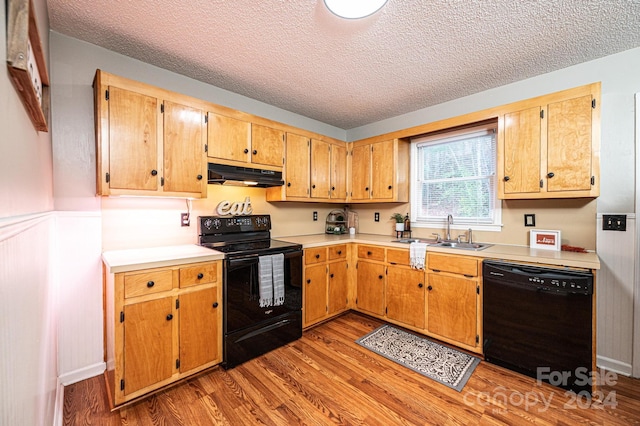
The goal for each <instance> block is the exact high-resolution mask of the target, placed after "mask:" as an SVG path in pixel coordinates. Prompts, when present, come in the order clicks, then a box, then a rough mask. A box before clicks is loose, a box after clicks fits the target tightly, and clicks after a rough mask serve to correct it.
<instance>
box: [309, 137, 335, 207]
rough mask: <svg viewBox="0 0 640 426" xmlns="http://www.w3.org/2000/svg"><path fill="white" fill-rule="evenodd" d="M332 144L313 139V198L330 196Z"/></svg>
mask: <svg viewBox="0 0 640 426" xmlns="http://www.w3.org/2000/svg"><path fill="white" fill-rule="evenodd" d="M330 179H331V145H330V144H329V143H327V142H324V141H321V140H317V139H311V198H329V195H330V190H329V188H330V182H329V181H330Z"/></svg>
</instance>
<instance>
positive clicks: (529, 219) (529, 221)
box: [524, 214, 536, 226]
mask: <svg viewBox="0 0 640 426" xmlns="http://www.w3.org/2000/svg"><path fill="white" fill-rule="evenodd" d="M524 226H536V215H535V214H525V215H524Z"/></svg>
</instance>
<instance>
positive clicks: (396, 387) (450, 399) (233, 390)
mask: <svg viewBox="0 0 640 426" xmlns="http://www.w3.org/2000/svg"><path fill="white" fill-rule="evenodd" d="M382 324H383V322H382V321H379V320H377V319H375V318H372V317H368V316H365V315H361V314H357V313H347V314H345V315H342V316H340V317H338V318H336V319H334V320H332V321H330V322H326V323H323V324H320V325H318V326H316V327H314V328H312V329H309V330H305V332H304V334H303V337H302V338H301V339H299V340H297V341H295V342H292V343H290V344H288V345H286V346H285V347H281V348H278V349H276V350H274V351H272V352H269V353H267V354H265V355H263V356H261V357H258V358H256V359H254V360H251V361H248V362H246V363H244V364H242V365H240V366H237V367H235V368H234V369H231V370H224V369H222V368H220V367H214V368H212V369H210V370H208V371H207V372H205V373H203V374H201V375H198V376H196V377H194V378H191V379H189V380H187V381H184V382H183V383H180V384H178V385H176V386H174V387H171V388H168V389H166V390H163V391H161V392H158V393H156V394H153V395H150V396H148V397H147V398H144V399H142V400H140V401H138V402H136V403H133V404H131V405H129V406H125V407H123V408H120V409H118V410H115V411H113V412H111V411H109V408H108V400H107V397H106V388H105V386H104V378H103V376H99V377H95V378H91V379H88V380H85V381H82V382H79V383H75V384H73V385H70V386H67V387H65V396H64V413H63V417H64V418H63V424H64V425H108V426H110V425H126V426H147V425H149V426H157V425H171V426H173V425H198V426H199V425H231V426H238V425H239V426H244V425H269V426H271V425H273V426H285V425H286V426H288V425H309V426H325V425H326V426H329V425H336V424H338V425H366V426H371V425H384V426H392V425H442V424H445V425H459V424H470V425H489V426H497V425H510V426H511V425H520V424H533V425H545V426H546V425H554V426H563V425H567V426H569V425H571V426H573V425H577V424H588V425H603V426H604V425H607V426H608V425H640V380H638V379H631V378H628V377H618V378H617V380H616V383H615V384H611V385H608V386H603V387H602V388H601V390H602V391H603V394H607V395H613V396H615V398H614V401H613V402H615V404H611V402H612V401H611V400H609V401H608V402H609V404H607V403H606V402H607V401H599V400H598V399H597V398H596V399H595V400H592V401H590V402H589V404H588V406H585V407H584V408H581V407H577V406H572V405H571V403H574V404H575V402H576V401H575V400H574V401H572V400H571V396H567V395H565V393H564V391H563V390H561V389H558V388H555V387H552V386H550V385H547V384H538V383H537V382H536V380H535V379H532V378H530V377H526V376H523V375H520V374H517V373H514V372H511V371H509V370H506V369H503V368H501V367H498V366H495V365H493V364H489V363H486V362H484V361H483V362H481V363H480V364H479V365H478V366H477V368H476V369H475V371H474V373H473V375H472V376H471V378H470V379H469V381H468V382H467V384H466V385H465V387H464V389H463V390H462V392H457V391H455V390H453V389H450V388H448V387H446V386H444V385H442V384H440V383H438V382H435V381H433V380H431V379H429V378H427V377H425V376H422V375H420V374H418V373H416V372H414V371H412V370H410V369H408V368H405V367H403V366H401V365H399V364H397V363H395V362H393V361H390V360H388V359H386V358H384V357H382V356H380V355H378V354H376V353H374V352H371V351H369V350H368V349H366V348H363V347H361V346H360V345H358V344H356V343H355V340H356V339H358V338H360V337H362V336H364V335H365V334H367V333H369V332H371V331H373V330H374V329H375V328H377V327H379V326H380V325H382ZM501 392H502V393H501ZM534 396H535V397H537V398H546V399H550V402H549V404H548V406H544V407H543V406H542V405H541V404H542V403H541V402H539V401H538V405H530V406H526V405H525V403H524V401H525V400H524V399H523V398H526V397H529V398H532V397H534ZM518 398H520V399H518ZM574 399H575V398H574ZM610 399H611V398H610Z"/></svg>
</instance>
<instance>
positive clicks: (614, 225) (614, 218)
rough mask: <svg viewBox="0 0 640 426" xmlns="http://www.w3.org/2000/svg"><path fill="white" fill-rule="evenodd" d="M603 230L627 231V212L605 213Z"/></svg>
mask: <svg viewBox="0 0 640 426" xmlns="http://www.w3.org/2000/svg"><path fill="white" fill-rule="evenodd" d="M602 230H603V231H626V230H627V215H626V214H603V215H602Z"/></svg>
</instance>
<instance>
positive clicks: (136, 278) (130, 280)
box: [124, 269, 173, 298]
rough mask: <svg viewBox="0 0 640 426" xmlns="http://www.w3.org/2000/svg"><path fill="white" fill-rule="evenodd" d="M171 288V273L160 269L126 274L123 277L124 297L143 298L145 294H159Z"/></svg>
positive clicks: (169, 270)
mask: <svg viewBox="0 0 640 426" xmlns="http://www.w3.org/2000/svg"><path fill="white" fill-rule="evenodd" d="M172 288H173V271H171V269H162V270H157V271H149V272H142V273H139V274H126V275H125V276H124V297H125V298H128V297H137V296H144V295H145V294H153V293H160V292H162V291H169V290H171V289H172Z"/></svg>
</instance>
